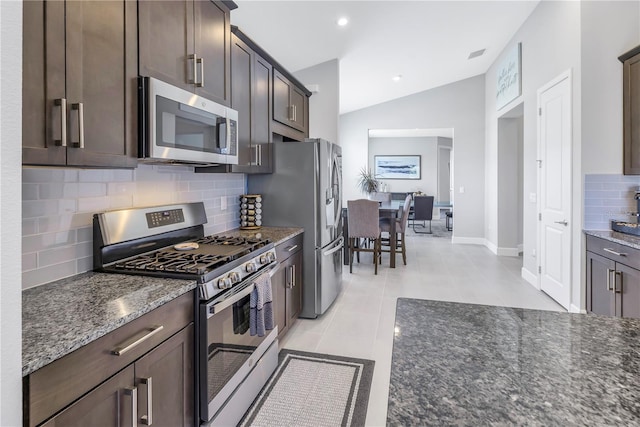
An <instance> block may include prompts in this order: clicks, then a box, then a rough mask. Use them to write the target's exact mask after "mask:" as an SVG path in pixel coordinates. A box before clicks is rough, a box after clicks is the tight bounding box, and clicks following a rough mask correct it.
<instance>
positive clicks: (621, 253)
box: [602, 248, 627, 256]
mask: <svg viewBox="0 0 640 427" xmlns="http://www.w3.org/2000/svg"><path fill="white" fill-rule="evenodd" d="M602 250H603V251H605V252H609V253H610V254H613V255H617V256H627V253H626V252H616V251H614V250H613V249H609V248H602Z"/></svg>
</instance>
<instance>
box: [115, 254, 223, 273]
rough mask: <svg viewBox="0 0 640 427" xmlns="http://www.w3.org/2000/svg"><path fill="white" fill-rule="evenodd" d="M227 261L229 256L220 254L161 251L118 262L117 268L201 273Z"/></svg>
mask: <svg viewBox="0 0 640 427" xmlns="http://www.w3.org/2000/svg"><path fill="white" fill-rule="evenodd" d="M227 262H229V257H226V256H220V255H213V254H198V253H184V252H182V253H181V252H168V251H160V252H156V253H152V254H146V255H140V256H137V257H136V258H133V259H130V260H127V261H124V262H120V263H116V264H115V268H117V269H122V270H138V271H166V272H173V273H189V274H198V275H200V274H204V273H206V272H207V271H210V270H212V269H214V268H216V267H219V266H220V265H223V264H225V263H227Z"/></svg>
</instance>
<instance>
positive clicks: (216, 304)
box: [207, 261, 280, 319]
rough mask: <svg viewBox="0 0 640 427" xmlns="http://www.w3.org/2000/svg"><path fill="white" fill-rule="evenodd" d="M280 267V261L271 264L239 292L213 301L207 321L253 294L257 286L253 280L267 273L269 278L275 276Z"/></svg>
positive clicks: (239, 289)
mask: <svg viewBox="0 0 640 427" xmlns="http://www.w3.org/2000/svg"><path fill="white" fill-rule="evenodd" d="M279 266H280V263H279V262H278V261H274V262H272V263H271V264H269V266H268V267H267V268H265V269H264V270H261V271H260V272H259V274H258V275H256V276H253V277H252V278H251V279H250V280H246V282H247V285H245V286H244V287H242V285H241V287H238V288H237V289H238V290H237V291H236V292H234V293H232V294H230V295H228V296H227V297H226V298H224V299H222V300H217V301H213V302H211V303H209V304H207V319H208V318H210V317H211V316H213V315H214V314H216V313H219V312H221V311H222V310H224V309H225V308H229V307H230V306H232V305H233V304H235V303H237V302H238V301H240V300H241V299H242V298H244V297H246V296H247V295H249V294H251V292H253V289H254V288H255V285H254V284H253V280H254V279H255V278H256V277H258V276H261V275H262V274H265V273H268V274H269V276H273V274H274V273H275V271H276V270H277V268H278V267H279Z"/></svg>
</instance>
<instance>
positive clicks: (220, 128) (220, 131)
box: [216, 118, 229, 152]
mask: <svg viewBox="0 0 640 427" xmlns="http://www.w3.org/2000/svg"><path fill="white" fill-rule="evenodd" d="M228 120H229V119H227V118H220V119H218V120H217V121H216V140H217V144H218V148H219V149H221V150H225V149H226V148H227V147H228V145H227V134H228V133H229V129H228V128H227V123H228ZM223 152H224V151H223Z"/></svg>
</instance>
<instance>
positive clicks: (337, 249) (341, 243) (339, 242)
mask: <svg viewBox="0 0 640 427" xmlns="http://www.w3.org/2000/svg"><path fill="white" fill-rule="evenodd" d="M343 246H344V237H342V236H340V239H339V240H338V244H337V245H336V246H335V247H334V248H332V249H330V250H328V251H326V252H323V253H322V255H324V256H328V255H331V254H332V253H334V252H338V251H339V250H340V249H342V247H343Z"/></svg>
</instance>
